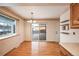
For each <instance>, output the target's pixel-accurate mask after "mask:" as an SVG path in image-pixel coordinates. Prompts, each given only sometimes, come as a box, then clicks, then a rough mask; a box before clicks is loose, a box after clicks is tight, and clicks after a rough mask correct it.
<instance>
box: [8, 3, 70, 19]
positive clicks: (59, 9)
mask: <svg viewBox="0 0 79 59" xmlns="http://www.w3.org/2000/svg"><path fill="white" fill-rule="evenodd" d="M9 7H10V8H11V9H12V10H13V11H15V12H16V13H18V14H20V15H21V16H23V17H25V18H27V19H30V18H31V12H33V13H34V15H33V18H34V19H46V18H50V19H51V18H59V17H60V15H61V14H62V13H64V12H65V11H67V10H68V9H69V4H67V3H65V4H62V3H61V4H59V3H58V4H57V3H56V4H55V3H54V4H53V3H52V4H12V5H11V6H9Z"/></svg>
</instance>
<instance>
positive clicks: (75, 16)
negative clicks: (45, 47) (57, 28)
mask: <svg viewBox="0 0 79 59" xmlns="http://www.w3.org/2000/svg"><path fill="white" fill-rule="evenodd" d="M70 23H71V28H74V29H75V28H79V3H77V4H71V5H70Z"/></svg>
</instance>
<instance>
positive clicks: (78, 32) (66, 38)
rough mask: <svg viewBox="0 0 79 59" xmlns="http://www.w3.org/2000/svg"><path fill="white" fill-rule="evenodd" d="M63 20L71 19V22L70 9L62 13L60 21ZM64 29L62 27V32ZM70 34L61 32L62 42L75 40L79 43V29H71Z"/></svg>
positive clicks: (74, 41)
mask: <svg viewBox="0 0 79 59" xmlns="http://www.w3.org/2000/svg"><path fill="white" fill-rule="evenodd" d="M63 20H69V24H70V10H68V11H66V12H65V13H64V14H62V15H61V16H60V22H61V21H63ZM62 31H63V30H62V29H61V28H60V32H62ZM67 32H69V33H70V34H69V35H66V34H61V33H60V42H70V43H71V42H73V43H77V42H78V43H79V29H71V28H70V29H69V31H67ZM73 32H75V33H76V34H75V35H73Z"/></svg>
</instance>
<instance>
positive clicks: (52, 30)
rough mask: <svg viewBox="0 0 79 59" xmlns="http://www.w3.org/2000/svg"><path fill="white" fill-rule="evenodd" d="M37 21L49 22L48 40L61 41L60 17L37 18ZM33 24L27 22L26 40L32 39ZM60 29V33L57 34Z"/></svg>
mask: <svg viewBox="0 0 79 59" xmlns="http://www.w3.org/2000/svg"><path fill="white" fill-rule="evenodd" d="M37 23H45V24H47V35H46V41H56V42H59V29H58V27H59V19H58V20H37ZM31 30H32V28H31V24H30V23H27V22H26V41H31V40H32V33H31ZM56 31H58V34H56Z"/></svg>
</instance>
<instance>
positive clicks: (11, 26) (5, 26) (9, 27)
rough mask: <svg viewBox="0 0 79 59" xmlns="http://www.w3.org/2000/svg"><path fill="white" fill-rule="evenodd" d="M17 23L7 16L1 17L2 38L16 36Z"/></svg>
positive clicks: (0, 31)
mask: <svg viewBox="0 0 79 59" xmlns="http://www.w3.org/2000/svg"><path fill="white" fill-rule="evenodd" d="M15 26H16V21H15V20H13V19H11V18H9V17H7V16H5V15H0V38H1V37H5V36H9V35H12V34H15V32H16V29H15Z"/></svg>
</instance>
